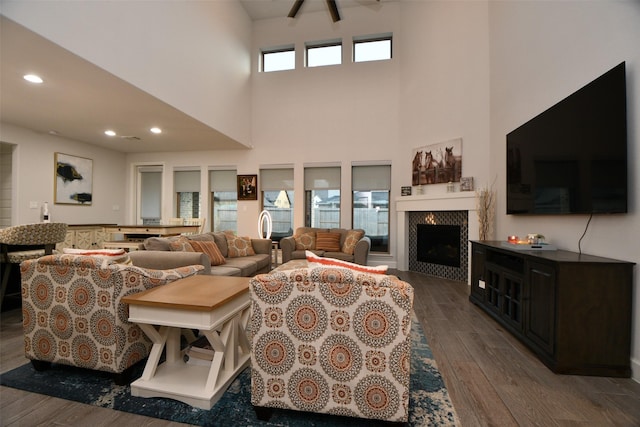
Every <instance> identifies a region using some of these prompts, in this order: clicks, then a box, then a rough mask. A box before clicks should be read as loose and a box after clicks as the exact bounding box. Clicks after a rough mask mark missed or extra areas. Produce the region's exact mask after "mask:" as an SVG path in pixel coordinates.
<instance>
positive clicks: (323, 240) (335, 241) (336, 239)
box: [316, 231, 340, 252]
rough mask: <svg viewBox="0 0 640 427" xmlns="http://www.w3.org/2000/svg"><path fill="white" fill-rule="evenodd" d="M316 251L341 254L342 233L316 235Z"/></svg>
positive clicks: (319, 233)
mask: <svg viewBox="0 0 640 427" xmlns="http://www.w3.org/2000/svg"><path fill="white" fill-rule="evenodd" d="M316 249H317V250H319V251H327V252H340V233H323V232H320V231H319V232H317V233H316Z"/></svg>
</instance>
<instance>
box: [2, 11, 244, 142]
mask: <svg viewBox="0 0 640 427" xmlns="http://www.w3.org/2000/svg"><path fill="white" fill-rule="evenodd" d="M0 19H1V21H0V116H1V119H2V122H5V123H10V124H14V125H18V126H21V127H24V128H27V129H31V130H34V131H36V132H41V133H48V134H52V135H58V136H60V137H65V138H70V139H74V140H78V141H83V142H87V143H90V144H94V145H98V146H103V147H106V148H109V149H112V150H116V151H122V152H128V153H136V152H154V151H160V152H162V151H165V152H166V151H178V150H180V151H193V150H218V149H246V148H247V147H246V146H245V145H243V144H240V143H239V142H237V141H235V140H233V139H231V138H229V137H227V136H225V135H223V134H221V133H220V132H218V131H217V130H215V129H212V128H211V127H210V126H207V125H205V124H204V123H202V122H200V121H198V120H196V119H194V118H193V117H190V116H188V115H187V114H184V113H183V112H181V111H179V110H177V109H175V108H173V107H172V106H170V105H168V104H166V103H164V102H162V101H161V100H159V99H157V98H155V97H153V96H151V95H149V94H148V93H146V92H144V91H142V90H140V89H138V88H137V87H135V86H133V85H131V84H129V83H127V82H125V81H123V80H121V79H119V78H118V77H116V76H114V75H112V74H110V73H108V72H107V71H105V70H103V69H102V68H100V67H97V66H95V65H94V64H92V63H90V62H88V61H86V60H84V59H82V58H80V57H78V56H76V55H74V54H73V53H71V52H69V51H67V50H66V49H63V48H62V47H60V46H58V45H56V44H55V43H52V42H50V41H49V40H47V39H45V38H43V37H41V36H39V35H37V34H35V33H34V32H32V31H30V30H28V29H26V28H25V27H23V26H21V25H19V24H16V23H15V22H13V21H11V20H9V19H7V18H5V17H4V16H2V17H0ZM35 70H37V72H38V74H40V75H41V76H43V78H44V79H45V82H44V83H43V84H41V85H34V84H32V83H28V82H26V81H25V80H24V79H23V78H22V76H23V75H24V74H25V73H26V72H29V71H31V72H33V71H35ZM152 126H159V127H161V128H162V130H163V132H162V134H160V135H155V134H152V133H151V132H150V131H149V128H151V127H152ZM108 127H113V128H114V129H115V130H116V131H117V132H118V135H119V136H116V137H108V136H107V135H105V134H104V131H105V130H106V129H107V128H108ZM138 138H139V139H138ZM0 139H2V135H0ZM3 142H10V141H3Z"/></svg>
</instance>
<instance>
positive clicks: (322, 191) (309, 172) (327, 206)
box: [304, 166, 340, 228]
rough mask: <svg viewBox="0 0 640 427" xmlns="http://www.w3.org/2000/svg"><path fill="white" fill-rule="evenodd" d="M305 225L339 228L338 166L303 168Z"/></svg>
mask: <svg viewBox="0 0 640 427" xmlns="http://www.w3.org/2000/svg"><path fill="white" fill-rule="evenodd" d="M304 192H305V225H306V226H307V227H319V228H340V166H323V167H305V169H304Z"/></svg>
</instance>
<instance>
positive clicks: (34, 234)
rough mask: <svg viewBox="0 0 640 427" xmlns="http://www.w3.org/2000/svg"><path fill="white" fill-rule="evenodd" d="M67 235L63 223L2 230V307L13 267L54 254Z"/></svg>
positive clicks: (0, 236)
mask: <svg viewBox="0 0 640 427" xmlns="http://www.w3.org/2000/svg"><path fill="white" fill-rule="evenodd" d="M66 234H67V224H64V223H61V222H50V223H35V224H24V225H15V226H13V227H7V228H3V229H1V230H0V263H1V264H2V269H3V270H4V271H3V272H2V290H1V293H0V307H1V306H2V302H3V301H4V295H5V292H6V291H7V285H8V284H9V276H10V275H11V268H12V266H13V265H14V264H18V265H20V263H21V262H22V261H25V260H28V259H35V258H40V257H41V256H44V255H50V254H52V253H53V249H54V248H55V246H56V243H60V242H64V238H65V236H66Z"/></svg>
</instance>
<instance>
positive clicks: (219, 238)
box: [212, 231, 233, 258]
mask: <svg viewBox="0 0 640 427" xmlns="http://www.w3.org/2000/svg"><path fill="white" fill-rule="evenodd" d="M231 233H233V232H231ZM212 235H213V241H214V242H216V245H217V246H218V249H220V253H221V254H222V256H223V257H225V258H226V257H228V256H229V247H228V246H227V235H226V234H225V232H224V231H216V232H214V233H212Z"/></svg>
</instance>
